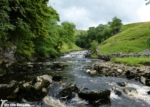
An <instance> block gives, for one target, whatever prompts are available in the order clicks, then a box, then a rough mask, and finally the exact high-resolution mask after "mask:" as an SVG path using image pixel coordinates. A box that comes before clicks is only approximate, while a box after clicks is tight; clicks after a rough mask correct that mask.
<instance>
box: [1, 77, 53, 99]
mask: <svg viewBox="0 0 150 107" xmlns="http://www.w3.org/2000/svg"><path fill="white" fill-rule="evenodd" d="M51 83H52V77H51V76H49V75H42V76H37V77H36V78H35V79H34V80H32V81H29V82H25V81H21V82H17V81H14V80H13V81H11V82H10V83H9V84H0V91H1V93H0V94H2V95H0V98H2V99H8V100H10V101H21V100H22V99H26V100H28V101H37V100H42V98H43V97H44V96H46V95H47V92H48V90H47V87H48V86H49V85H50V84H51Z"/></svg>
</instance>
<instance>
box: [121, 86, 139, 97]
mask: <svg viewBox="0 0 150 107" xmlns="http://www.w3.org/2000/svg"><path fill="white" fill-rule="evenodd" d="M123 91H124V93H125V94H128V95H130V96H135V95H136V94H137V90H136V89H135V88H133V87H126V88H124V89H123Z"/></svg>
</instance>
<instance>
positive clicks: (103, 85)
mask: <svg viewBox="0 0 150 107" xmlns="http://www.w3.org/2000/svg"><path fill="white" fill-rule="evenodd" d="M87 52H88V51H76V52H71V53H68V54H65V55H63V56H61V57H60V58H58V59H56V62H66V63H69V64H70V66H68V67H66V68H65V69H64V70H62V71H61V70H58V71H57V70H56V71H53V70H51V69H49V68H47V71H46V72H47V73H49V74H51V75H53V74H56V73H57V74H60V75H62V76H63V77H65V78H66V80H65V82H66V83H68V84H69V83H75V84H76V85H77V87H78V88H81V87H84V88H88V89H91V90H101V89H109V90H111V95H110V100H111V103H110V104H105V105H101V106H100V107H150V95H148V94H147V92H148V91H150V87H148V86H145V85H143V84H141V83H139V82H137V81H135V80H128V79H125V78H116V77H105V76H90V75H89V74H87V73H86V70H85V69H83V68H84V66H91V65H92V64H93V63H94V62H102V60H100V59H89V58H85V54H86V53H87ZM52 71H53V72H52ZM117 82H126V83H127V85H126V86H125V87H124V88H126V89H128V90H129V91H128V92H126V93H125V92H124V91H123V90H124V88H123V87H120V86H118V85H117V84H116V83H117ZM61 89H62V87H61V86H59V85H58V84H57V83H56V84H53V85H51V86H50V92H49V96H48V97H49V98H54V99H55V98H56V95H57V93H58V92H59V90H61ZM114 90H117V91H118V92H121V93H122V94H121V95H120V94H116V91H114ZM56 99H57V98H56ZM47 102H48V100H47ZM49 102H51V100H50V101H49ZM64 103H66V105H68V106H70V107H95V106H94V105H90V104H88V102H86V101H85V100H82V99H80V98H79V97H78V95H76V96H75V97H74V98H73V99H71V100H69V101H65V102H64ZM43 106H46V105H43ZM96 107H97V106H96ZM98 107H99V106H98Z"/></svg>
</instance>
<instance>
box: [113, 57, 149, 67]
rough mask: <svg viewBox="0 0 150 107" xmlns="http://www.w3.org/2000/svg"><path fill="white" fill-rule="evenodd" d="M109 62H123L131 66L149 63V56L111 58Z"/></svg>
mask: <svg viewBox="0 0 150 107" xmlns="http://www.w3.org/2000/svg"><path fill="white" fill-rule="evenodd" d="M111 62H115V63H124V64H127V65H133V66H141V65H150V57H139V58H136V57H129V58H112V59H111Z"/></svg>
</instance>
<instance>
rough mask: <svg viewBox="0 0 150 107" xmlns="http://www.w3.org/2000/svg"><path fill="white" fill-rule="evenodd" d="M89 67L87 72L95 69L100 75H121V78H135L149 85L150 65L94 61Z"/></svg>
mask: <svg viewBox="0 0 150 107" xmlns="http://www.w3.org/2000/svg"><path fill="white" fill-rule="evenodd" d="M86 68H87V67H86ZM89 68H91V69H90V71H89V72H92V71H93V70H96V72H95V73H98V74H101V75H105V76H112V77H122V78H127V79H135V80H138V81H140V82H141V83H143V84H145V85H147V86H150V67H149V66H140V67H135V66H127V65H124V64H117V63H111V62H97V63H94V64H93V65H92V66H91V67H89ZM88 70H89V69H88ZM90 74H92V73H90Z"/></svg>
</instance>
